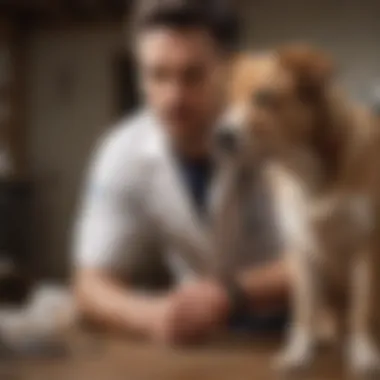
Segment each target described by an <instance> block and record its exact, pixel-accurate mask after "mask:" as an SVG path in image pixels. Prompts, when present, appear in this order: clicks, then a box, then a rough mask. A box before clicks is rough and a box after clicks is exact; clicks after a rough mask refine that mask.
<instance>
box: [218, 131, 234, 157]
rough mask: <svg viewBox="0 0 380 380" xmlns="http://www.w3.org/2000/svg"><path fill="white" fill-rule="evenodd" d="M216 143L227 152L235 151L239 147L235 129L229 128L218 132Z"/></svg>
mask: <svg viewBox="0 0 380 380" xmlns="http://www.w3.org/2000/svg"><path fill="white" fill-rule="evenodd" d="M216 143H217V145H218V146H219V147H220V148H221V149H223V150H225V151H227V152H234V151H235V150H236V149H237V137H236V135H235V133H234V132H233V131H231V130H228V129H225V130H221V131H219V132H218V133H217V135H216Z"/></svg>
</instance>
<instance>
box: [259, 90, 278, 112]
mask: <svg viewBox="0 0 380 380" xmlns="http://www.w3.org/2000/svg"><path fill="white" fill-rule="evenodd" d="M253 102H254V103H255V104H256V105H257V106H259V107H266V108H275V107H276V106H277V105H278V102H279V99H278V96H277V95H276V94H275V93H274V92H273V91H271V90H261V91H259V92H256V93H254V94H253Z"/></svg>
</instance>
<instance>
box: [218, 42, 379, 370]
mask: <svg viewBox="0 0 380 380" xmlns="http://www.w3.org/2000/svg"><path fill="white" fill-rule="evenodd" d="M333 79H334V67H333V63H332V62H331V61H330V59H329V57H327V56H326V55H325V54H324V53H322V52H320V51H318V50H316V49H313V48H309V47H306V46H290V47H286V48H283V49H279V50H277V51H273V52H266V53H263V54H257V55H241V56H240V57H237V58H236V59H235V60H234V62H233V64H232V67H231V86H230V88H229V95H230V99H229V104H230V107H229V108H230V109H229V111H228V113H227V115H226V117H225V119H224V122H223V123H221V126H220V128H219V129H218V131H217V134H219V135H220V134H225V133H228V134H232V135H233V136H234V139H235V141H234V147H233V149H232V151H229V152H223V149H222V151H221V154H222V157H224V158H225V159H226V160H228V161H229V164H230V166H231V165H232V166H231V167H233V170H235V171H237V170H241V169H242V168H245V169H244V170H246V169H247V168H249V167H250V165H251V164H252V163H257V162H259V163H260V165H261V167H262V168H264V171H263V173H264V175H265V178H266V180H267V181H268V183H269V184H270V189H271V191H272V192H273V200H274V203H275V205H276V215H277V221H278V223H279V231H280V233H281V235H282V237H283V243H284V245H283V248H284V251H285V255H286V257H287V258H288V259H289V260H288V261H289V264H290V267H291V269H292V277H293V280H294V284H293V285H294V287H293V313H294V315H293V324H292V327H291V329H290V332H289V341H288V342H287V347H286V349H285V352H284V353H283V355H281V358H280V364H281V366H283V367H285V368H294V367H299V366H302V365H304V364H307V363H308V362H309V361H310V360H311V359H312V357H313V354H314V344H315V339H316V331H317V328H316V326H317V324H318V322H319V321H316V318H315V316H316V315H318V312H319V311H320V310H321V309H322V307H323V308H324V307H325V305H326V304H327V303H326V302H324V303H323V305H322V301H326V300H327V297H326V295H329V296H330V298H331V296H332V295H335V294H337V295H339V296H341V295H348V294H349V295H350V297H349V305H350V313H349V315H350V318H349V320H350V324H349V330H348V331H349V339H350V341H349V363H350V364H351V365H352V367H353V369H354V370H357V371H363V372H367V371H373V370H379V368H380V367H379V365H380V360H379V356H378V353H377V351H376V349H375V345H374V343H373V342H372V339H371V322H372V318H373V315H374V314H373V306H374V303H375V301H374V298H373V297H374V295H375V292H376V291H374V286H375V285H374V283H375V276H374V273H373V269H374V268H376V265H375V261H376V260H377V259H378V257H377V256H378V253H377V243H376V242H375V233H376V232H375V231H376V230H377V228H376V227H377V226H378V224H379V223H378V222H377V220H378V217H379V213H378V209H379V205H378V204H379V194H380V192H379V182H380V181H379V177H380V175H378V174H377V172H378V170H380V169H379V168H380V165H379V164H380V160H379V158H380V134H379V133H380V129H379V128H378V126H377V123H376V122H375V119H374V118H373V117H372V115H371V114H370V113H369V111H367V110H366V109H364V108H361V107H359V106H358V105H356V104H355V103H353V102H351V101H350V100H348V98H347V97H346V96H345V94H344V93H343V92H342V91H340V90H339V89H338V88H337V87H336V86H335V84H334V83H333V82H334V81H333ZM379 174H380V173H379ZM351 290H352V291H351ZM336 300H337V298H335V299H334V302H333V303H334V306H335V308H336V309H339V310H340V311H342V310H344V304H337V302H336ZM316 322H317V323H316ZM339 323H340V324H342V323H343V321H342V320H340V321H339Z"/></svg>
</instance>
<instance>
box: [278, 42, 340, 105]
mask: <svg viewBox="0 0 380 380" xmlns="http://www.w3.org/2000/svg"><path fill="white" fill-rule="evenodd" d="M278 56H279V59H280V63H281V64H282V65H283V67H285V68H286V69H288V70H290V71H291V72H292V73H293V75H294V77H295V79H296V81H297V86H298V89H299V91H300V95H301V96H302V97H303V98H305V100H313V98H314V97H315V96H318V95H320V94H321V91H322V90H323V89H324V88H325V86H326V85H327V84H328V83H329V81H330V79H331V78H332V77H333V75H334V72H335V65H334V63H333V61H332V60H331V58H330V57H329V56H328V55H327V54H325V53H324V52H322V51H320V50H318V49H316V48H313V47H310V46H307V45H291V46H285V47H283V48H280V49H278ZM309 98H310V99H309Z"/></svg>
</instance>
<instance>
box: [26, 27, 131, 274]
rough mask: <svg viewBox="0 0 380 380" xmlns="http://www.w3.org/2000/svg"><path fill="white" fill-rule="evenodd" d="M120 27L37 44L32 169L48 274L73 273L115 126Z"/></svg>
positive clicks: (34, 39)
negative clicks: (99, 146) (82, 194)
mask: <svg viewBox="0 0 380 380" xmlns="http://www.w3.org/2000/svg"><path fill="white" fill-rule="evenodd" d="M123 39H124V38H123V33H122V32H121V30H120V29H119V28H118V27H117V26H113V25H109V26H108V25H107V26H100V27H92V28H85V27H81V28H78V27H77V26H73V27H69V28H67V29H65V30H48V31H40V32H38V33H35V34H34V35H32V36H31V39H30V44H29V55H28V60H29V75H28V101H27V104H28V110H27V119H28V120H29V122H28V124H29V125H28V131H29V148H30V151H29V157H30V160H29V163H30V169H31V175H32V178H33V180H34V181H35V185H36V217H37V218H36V224H35V229H34V236H35V239H36V247H37V252H35V255H36V258H38V262H36V267H38V268H39V270H40V272H42V273H43V274H52V275H56V274H62V273H64V272H65V270H66V269H67V268H68V263H69V255H68V252H69V242H70V238H69V237H70V233H71V231H70V228H71V226H72V221H73V218H74V210H75V206H76V203H77V201H78V190H79V186H80V185H81V183H82V180H83V173H84V170H85V167H86V165H87V162H88V158H89V155H90V153H91V148H92V147H93V145H94V142H95V140H96V139H97V137H98V136H99V135H100V134H101V132H102V131H103V130H104V129H105V128H106V127H107V126H108V125H109V124H110V123H111V121H112V120H114V119H115V115H116V110H115V104H116V101H115V99H114V96H115V95H116V91H115V89H114V87H115V85H116V83H115V82H114V81H113V75H114V73H113V71H112V70H113V67H114V66H113V64H114V61H113V60H114V59H115V56H116V55H117V54H119V53H120V52H121V51H122V49H123V44H124V41H123Z"/></svg>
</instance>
